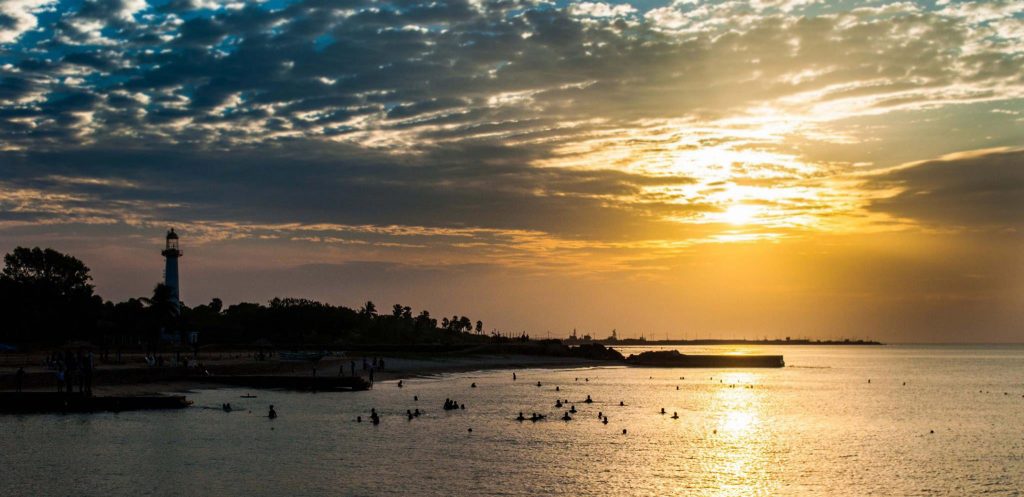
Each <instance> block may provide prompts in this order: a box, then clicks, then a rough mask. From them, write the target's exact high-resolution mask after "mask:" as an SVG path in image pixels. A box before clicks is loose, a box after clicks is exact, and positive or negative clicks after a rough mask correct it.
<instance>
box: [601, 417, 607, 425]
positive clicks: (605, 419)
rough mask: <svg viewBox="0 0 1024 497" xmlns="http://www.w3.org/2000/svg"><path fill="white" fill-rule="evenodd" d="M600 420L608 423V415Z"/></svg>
mask: <svg viewBox="0 0 1024 497" xmlns="http://www.w3.org/2000/svg"><path fill="white" fill-rule="evenodd" d="M601 422H602V423H604V424H608V416H605V417H604V419H603V420H601Z"/></svg>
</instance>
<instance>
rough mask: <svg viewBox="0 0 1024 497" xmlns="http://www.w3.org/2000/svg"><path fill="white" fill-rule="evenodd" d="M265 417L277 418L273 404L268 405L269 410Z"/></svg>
mask: <svg viewBox="0 0 1024 497" xmlns="http://www.w3.org/2000/svg"><path fill="white" fill-rule="evenodd" d="M267 417H268V418H270V419H276V418H277V411H275V410H274V406H273V404H271V406H270V412H268V413H267Z"/></svg>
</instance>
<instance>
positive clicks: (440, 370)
mask: <svg viewBox="0 0 1024 497" xmlns="http://www.w3.org/2000/svg"><path fill="white" fill-rule="evenodd" d="M256 353H257V352H254V351H249V350H236V351H223V352H219V353H211V354H208V355H207V356H206V357H205V358H203V357H202V356H201V361H200V362H201V364H202V367H203V368H202V369H203V370H205V371H209V373H210V374H212V375H215V376H216V375H257V374H259V375H279V376H312V375H313V374H314V369H315V370H316V374H317V375H319V376H324V375H326V376H338V375H339V372H340V371H339V368H343V371H341V373H342V374H341V376H348V375H350V374H351V361H355V363H356V375H357V376H360V377H363V378H365V379H368V378H369V375H370V373H369V370H364V369H363V367H362V364H363V358H366V359H367V360H368V361H372V360H373V359H374V358H379V359H383V361H384V366H385V367H384V369H380V368H377V369H375V370H374V372H373V376H374V381H375V382H380V381H388V380H398V379H406V378H416V377H422V376H431V375H440V374H447V373H457V372H467V371H479V370H493V369H527V368H552V369H559V368H586V367H597V366H608V365H621V363H617V362H614V363H613V362H610V361H601V360H593V359H583V358H576V357H555V356H537V355H524V354H445V355H434V356H431V355H425V354H417V355H405V356H386V355H361V354H360V355H347V354H345V355H342V356H327V357H324V358H322V359H320V360H319V361H316V362H309V363H304V362H287V361H281V360H279V359H277V358H276V357H273V356H272V357H271V358H270V359H266V360H262V361H258V360H256V359H254V357H253V356H254V355H255V354H256ZM44 357H45V355H41V354H32V355H30V356H27V357H26V356H13V357H12V356H10V355H8V356H7V357H5V358H4V360H3V367H2V369H0V386H2V389H4V390H12V389H13V388H14V374H15V372H16V370H17V368H18V367H24V368H25V371H26V382H25V383H26V387H25V389H26V390H30V391H45V390H51V391H52V390H54V389H55V388H56V377H55V374H54V372H53V371H50V370H48V369H47V368H45V367H43V366H41V365H39V363H40V362H41V361H42V360H43V358H44ZM122 359H123V361H124V364H100V365H99V366H98V367H97V370H96V374H95V376H96V382H95V383H94V386H93V393H94V395H117V396H130V395H153V394H159V393H183V392H184V393H187V392H189V391H193V390H198V389H209V388H216V387H217V384H216V383H215V382H214V383H211V382H210V381H208V380H200V379H196V378H195V376H198V375H201V374H202V373H201V371H196V370H192V371H189V370H182V369H180V368H172V367H170V366H165V367H149V366H147V364H146V362H145V361H144V360H143V355H142V354H126V355H123V356H122ZM190 376H191V377H192V378H190Z"/></svg>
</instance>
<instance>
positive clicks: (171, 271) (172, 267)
mask: <svg viewBox="0 0 1024 497" xmlns="http://www.w3.org/2000/svg"><path fill="white" fill-rule="evenodd" d="M161 254H163V256H164V259H167V264H166V265H165V266H164V285H165V286H167V287H168V288H169V289H170V290H171V301H172V302H174V305H180V303H181V301H180V298H179V293H178V291H179V289H180V288H181V287H179V286H178V257H181V250H179V249H178V234H177V233H175V232H174V228H171V230H170V231H168V232H167V246H166V247H164V251H163V252H161Z"/></svg>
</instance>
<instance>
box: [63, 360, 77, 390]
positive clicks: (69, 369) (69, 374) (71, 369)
mask: <svg viewBox="0 0 1024 497" xmlns="http://www.w3.org/2000/svg"><path fill="white" fill-rule="evenodd" d="M66 357H67V364H66V366H65V368H64V387H65V388H64V391H65V392H66V393H73V391H74V389H75V368H77V367H78V365H77V364H75V355H74V354H72V353H71V352H68V353H67V355H66Z"/></svg>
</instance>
